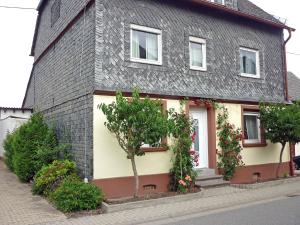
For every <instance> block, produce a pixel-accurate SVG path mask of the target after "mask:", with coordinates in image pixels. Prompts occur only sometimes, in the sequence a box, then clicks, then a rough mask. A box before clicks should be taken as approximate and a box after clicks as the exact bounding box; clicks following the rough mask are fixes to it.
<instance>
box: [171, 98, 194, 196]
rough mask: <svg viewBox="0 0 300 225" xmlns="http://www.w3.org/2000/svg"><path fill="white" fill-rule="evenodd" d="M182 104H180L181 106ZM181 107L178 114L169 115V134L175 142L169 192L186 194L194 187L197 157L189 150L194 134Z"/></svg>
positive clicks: (191, 121) (188, 119)
mask: <svg viewBox="0 0 300 225" xmlns="http://www.w3.org/2000/svg"><path fill="white" fill-rule="evenodd" d="M183 104H184V102H182V103H181V106H183ZM182 108H183V107H181V111H180V113H176V112H174V111H171V112H169V113H170V121H171V123H170V125H171V126H172V127H171V134H172V135H173V137H174V139H175V141H174V145H173V146H172V147H171V149H172V150H173V152H174V158H173V168H172V169H171V171H170V174H171V182H170V190H171V191H178V192H180V193H186V192H188V191H189V190H190V189H191V188H192V187H193V185H194V182H195V179H196V175H197V173H196V172H195V171H194V166H195V165H197V163H198V158H199V155H198V154H197V153H196V152H195V151H194V150H191V148H192V144H193V141H194V140H195V137H196V133H195V132H194V126H193V120H191V119H190V118H188V117H187V116H186V114H185V112H184V110H183V109H182Z"/></svg>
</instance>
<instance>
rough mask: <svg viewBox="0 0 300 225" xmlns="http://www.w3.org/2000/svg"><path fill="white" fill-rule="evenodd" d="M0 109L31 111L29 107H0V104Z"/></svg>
mask: <svg viewBox="0 0 300 225" xmlns="http://www.w3.org/2000/svg"><path fill="white" fill-rule="evenodd" d="M0 109H2V110H14V111H17V110H19V111H31V112H32V109H29V108H15V107H1V106H0Z"/></svg>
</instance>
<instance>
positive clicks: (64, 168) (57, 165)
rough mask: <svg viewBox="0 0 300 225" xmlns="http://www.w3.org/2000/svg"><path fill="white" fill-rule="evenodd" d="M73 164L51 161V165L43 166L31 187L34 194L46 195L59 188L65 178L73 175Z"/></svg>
mask: <svg viewBox="0 0 300 225" xmlns="http://www.w3.org/2000/svg"><path fill="white" fill-rule="evenodd" d="M75 169H76V166H75V163H74V162H71V161H69V160H64V161H58V160H55V161H53V163H52V164H50V165H47V166H44V167H43V168H42V169H41V170H40V171H39V172H38V173H37V174H36V175H35V176H34V183H33V186H32V192H33V193H34V194H43V195H48V194H49V193H50V192H52V191H54V190H55V188H56V187H58V186H59V184H60V182H62V180H63V179H65V178H66V177H68V176H70V175H72V174H75V172H76V171H75Z"/></svg>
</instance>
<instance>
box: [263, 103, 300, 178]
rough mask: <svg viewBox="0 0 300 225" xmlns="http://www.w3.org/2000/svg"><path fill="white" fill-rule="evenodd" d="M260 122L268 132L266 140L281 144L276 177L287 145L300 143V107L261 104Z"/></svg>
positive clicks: (294, 105)
mask: <svg viewBox="0 0 300 225" xmlns="http://www.w3.org/2000/svg"><path fill="white" fill-rule="evenodd" d="M260 121H261V124H262V126H263V127H264V128H265V130H266V138H267V139H269V140H270V141H271V142H272V143H280V144H281V146H282V147H281V151H280V157H279V163H278V167H277V171H276V176H277V177H279V170H280V166H281V164H282V156H283V152H284V149H285V146H286V144H287V143H290V144H296V143H298V142H300V105H299V103H297V104H293V105H286V104H265V103H261V104H260Z"/></svg>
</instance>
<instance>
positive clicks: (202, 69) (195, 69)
mask: <svg viewBox="0 0 300 225" xmlns="http://www.w3.org/2000/svg"><path fill="white" fill-rule="evenodd" d="M190 70H194V71H203V72H206V71H207V68H206V67H196V66H190Z"/></svg>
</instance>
